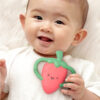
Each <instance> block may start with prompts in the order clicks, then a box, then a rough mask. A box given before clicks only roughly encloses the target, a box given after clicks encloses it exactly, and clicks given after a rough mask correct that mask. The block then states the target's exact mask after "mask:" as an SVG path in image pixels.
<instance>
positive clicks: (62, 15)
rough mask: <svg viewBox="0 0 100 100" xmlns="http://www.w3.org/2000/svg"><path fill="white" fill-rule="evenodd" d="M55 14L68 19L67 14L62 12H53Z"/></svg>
mask: <svg viewBox="0 0 100 100" xmlns="http://www.w3.org/2000/svg"><path fill="white" fill-rule="evenodd" d="M55 16H60V17H64V18H65V19H67V20H69V18H68V17H67V15H64V14H61V13H55Z"/></svg>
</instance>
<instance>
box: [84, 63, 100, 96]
mask: <svg viewBox="0 0 100 100" xmlns="http://www.w3.org/2000/svg"><path fill="white" fill-rule="evenodd" d="M95 69H96V68H95V65H94V64H93V63H92V62H86V63H85V66H83V70H82V76H83V79H84V81H85V87H86V88H87V89H88V90H89V91H91V92H92V93H94V94H96V95H97V96H100V75H97V72H96V70H95Z"/></svg>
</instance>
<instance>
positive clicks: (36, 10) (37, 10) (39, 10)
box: [31, 9, 44, 13]
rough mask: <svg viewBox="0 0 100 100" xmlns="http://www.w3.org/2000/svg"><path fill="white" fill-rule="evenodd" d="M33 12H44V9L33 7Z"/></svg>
mask: <svg viewBox="0 0 100 100" xmlns="http://www.w3.org/2000/svg"><path fill="white" fill-rule="evenodd" d="M31 12H41V13H44V11H43V10H41V9H32V10H31Z"/></svg>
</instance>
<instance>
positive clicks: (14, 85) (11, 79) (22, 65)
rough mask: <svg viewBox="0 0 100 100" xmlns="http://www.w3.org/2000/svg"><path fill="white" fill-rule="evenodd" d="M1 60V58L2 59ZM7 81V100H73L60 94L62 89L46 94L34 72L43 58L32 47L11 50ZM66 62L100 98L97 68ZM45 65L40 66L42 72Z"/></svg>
mask: <svg viewBox="0 0 100 100" xmlns="http://www.w3.org/2000/svg"><path fill="white" fill-rule="evenodd" d="M0 58H1V57H0ZM4 58H5V59H6V65H7V80H6V85H7V86H6V92H7V90H8V91H9V95H8V98H7V100H72V98H70V97H69V96H65V95H63V94H62V93H61V92H60V88H59V89H58V90H57V91H56V92H54V93H52V94H46V93H45V92H44V90H43V88H42V85H41V80H39V79H38V78H37V77H36V75H35V74H34V71H33V66H34V63H35V61H36V60H37V59H39V58H41V57H40V56H39V55H37V54H36V53H35V52H34V51H33V48H32V47H23V48H18V49H15V50H11V51H10V52H8V53H7V56H5V57H4ZM63 59H64V61H65V62H66V63H67V64H68V65H70V66H71V67H73V68H74V69H75V70H76V72H77V73H78V74H80V75H81V76H82V77H83V79H84V81H85V87H86V88H87V89H89V90H90V91H92V92H93V93H95V94H96V95H98V96H100V79H99V77H98V76H96V72H95V67H94V64H93V63H92V62H89V61H86V60H82V59H78V58H72V57H71V56H70V55H67V56H65V57H64V58H63ZM43 64H44V63H41V64H39V67H38V68H39V71H40V72H41V70H42V66H43Z"/></svg>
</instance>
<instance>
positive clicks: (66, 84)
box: [64, 83, 79, 91]
mask: <svg viewBox="0 0 100 100" xmlns="http://www.w3.org/2000/svg"><path fill="white" fill-rule="evenodd" d="M64 88H68V89H71V90H74V91H76V90H78V89H79V85H77V84H74V83H65V84H64Z"/></svg>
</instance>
